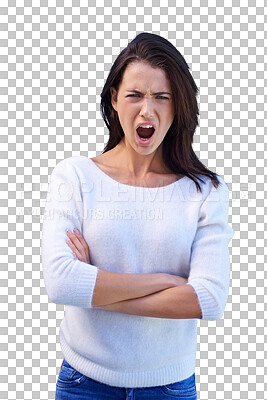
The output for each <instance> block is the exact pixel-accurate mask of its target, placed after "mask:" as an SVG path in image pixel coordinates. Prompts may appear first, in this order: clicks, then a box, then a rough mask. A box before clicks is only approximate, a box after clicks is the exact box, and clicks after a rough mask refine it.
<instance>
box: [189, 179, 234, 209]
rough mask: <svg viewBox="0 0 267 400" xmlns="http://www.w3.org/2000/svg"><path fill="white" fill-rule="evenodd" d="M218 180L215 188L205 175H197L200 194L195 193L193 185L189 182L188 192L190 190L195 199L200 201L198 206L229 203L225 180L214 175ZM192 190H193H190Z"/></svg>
mask: <svg viewBox="0 0 267 400" xmlns="http://www.w3.org/2000/svg"><path fill="white" fill-rule="evenodd" d="M216 176H217V179H218V182H219V183H218V186H217V187H215V186H214V183H213V182H212V180H211V179H210V178H209V177H208V176H205V175H198V178H199V179H198V183H199V185H200V187H201V193H200V192H198V191H197V189H196V185H195V183H194V182H193V181H192V180H191V182H190V192H191V193H192V190H193V192H194V194H195V196H196V198H197V199H198V200H199V201H200V205H201V204H203V203H204V202H210V201H211V202H214V201H215V202H222V203H224V202H226V203H227V202H228V201H229V193H230V191H229V187H228V185H227V183H226V182H225V180H224V179H223V178H222V177H221V176H220V175H218V174H216ZM191 188H193V189H191Z"/></svg>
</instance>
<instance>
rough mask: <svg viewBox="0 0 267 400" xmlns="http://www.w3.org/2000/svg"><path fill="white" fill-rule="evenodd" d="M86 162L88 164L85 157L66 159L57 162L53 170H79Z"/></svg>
mask: <svg viewBox="0 0 267 400" xmlns="http://www.w3.org/2000/svg"><path fill="white" fill-rule="evenodd" d="M86 162H88V157H85V156H72V157H68V158H64V159H63V160H61V161H59V162H58V163H57V164H56V166H55V167H54V169H55V168H56V169H64V168H74V169H75V168H79V167H80V166H83V165H84V164H85V163H86Z"/></svg>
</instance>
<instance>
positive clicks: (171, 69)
mask: <svg viewBox="0 0 267 400" xmlns="http://www.w3.org/2000/svg"><path fill="white" fill-rule="evenodd" d="M137 61H139V62H146V63H148V64H150V65H151V66H152V67H153V68H161V69H162V70H164V71H165V74H166V76H167V78H168V79H169V81H170V86H171V89H172V95H173V99H174V110H175V116H174V119H173V122H172V125H171V126H170V128H169V130H168V132H167V134H166V135H165V137H164V140H163V142H162V157H163V162H164V164H165V165H166V166H167V167H168V168H169V169H170V170H171V171H172V172H173V173H175V174H182V175H185V176H188V177H189V178H190V179H192V180H193V181H194V182H195V184H196V187H197V191H199V190H200V192H202V191H201V187H200V185H199V183H198V182H197V179H199V180H200V181H202V182H203V180H202V179H201V178H200V177H198V175H204V176H207V177H209V178H210V179H211V181H212V183H213V186H214V187H215V188H217V187H218V185H219V184H220V182H219V180H218V178H217V174H216V173H214V172H212V171H210V170H209V169H208V168H206V167H205V165H204V164H202V163H201V161H200V160H199V159H198V157H197V156H196V154H195V152H194V151H193V148H192V143H193V136H194V132H195V130H196V127H197V126H198V125H199V123H198V115H199V109H198V104H197V94H198V91H199V90H198V88H197V86H196V84H195V81H194V79H193V77H192V76H191V74H190V72H189V66H188V65H187V63H186V61H185V59H184V57H183V56H182V55H181V53H180V52H179V51H178V50H177V49H176V48H175V47H174V46H173V45H172V44H171V43H170V42H169V41H168V40H167V39H165V38H163V37H161V36H159V35H156V34H153V33H148V32H143V33H140V34H139V35H137V36H136V37H135V38H134V39H133V40H132V41H131V42H130V43H129V44H128V46H127V47H126V48H125V49H123V50H122V52H121V53H120V54H119V56H118V57H117V58H116V60H115V62H114V64H113V65H112V67H111V70H110V72H109V75H108V77H107V80H106V83H105V86H104V88H103V90H102V93H101V105H100V112H101V115H102V117H103V119H104V122H105V124H106V126H107V128H108V130H109V140H108V143H107V145H106V146H105V148H104V151H103V153H105V152H107V151H109V150H111V149H113V148H114V147H115V146H117V144H118V143H119V142H120V141H121V139H122V137H123V136H124V132H123V130H122V127H121V124H120V121H119V118H118V114H117V112H116V111H115V110H114V108H113V106H112V104H111V93H110V88H111V87H114V88H115V89H116V91H118V89H119V86H120V83H121V81H122V78H123V74H124V71H125V69H126V67H127V66H128V65H129V64H131V63H133V62H137Z"/></svg>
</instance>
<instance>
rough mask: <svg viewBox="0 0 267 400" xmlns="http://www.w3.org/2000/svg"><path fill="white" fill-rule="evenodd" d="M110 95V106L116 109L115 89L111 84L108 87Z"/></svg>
mask: <svg viewBox="0 0 267 400" xmlns="http://www.w3.org/2000/svg"><path fill="white" fill-rule="evenodd" d="M110 95H111V104H112V107H113V108H114V110H115V111H117V91H116V89H115V88H114V87H113V86H111V87H110Z"/></svg>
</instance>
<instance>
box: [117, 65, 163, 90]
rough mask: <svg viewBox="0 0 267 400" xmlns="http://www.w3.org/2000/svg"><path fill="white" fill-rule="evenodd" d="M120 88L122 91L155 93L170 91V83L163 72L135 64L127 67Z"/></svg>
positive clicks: (148, 66)
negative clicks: (137, 90) (132, 90)
mask: <svg viewBox="0 0 267 400" xmlns="http://www.w3.org/2000/svg"><path fill="white" fill-rule="evenodd" d="M121 86H122V87H123V88H124V89H138V88H139V89H143V90H148V89H150V90H153V91H155V92H156V91H164V90H167V89H168V90H170V82H169V79H168V78H167V76H166V73H165V71H164V70H163V69H161V68H154V67H151V65H149V64H148V63H144V62H135V63H132V64H130V65H128V66H127V68H126V70H125V71H124V74H123V79H122V82H121Z"/></svg>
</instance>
